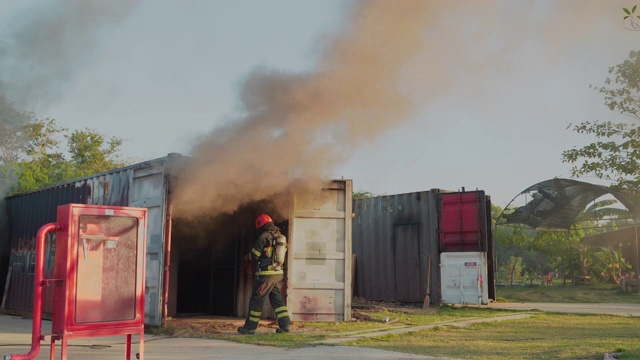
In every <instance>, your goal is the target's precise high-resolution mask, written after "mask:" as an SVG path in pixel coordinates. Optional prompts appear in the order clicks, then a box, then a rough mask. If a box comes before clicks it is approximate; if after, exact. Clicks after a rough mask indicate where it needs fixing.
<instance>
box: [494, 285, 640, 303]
mask: <svg viewBox="0 0 640 360" xmlns="http://www.w3.org/2000/svg"><path fill="white" fill-rule="evenodd" d="M496 294H497V298H498V299H497V301H498V302H560V303H634V304H640V296H639V295H638V293H637V292H632V293H628V292H624V291H622V290H620V288H619V287H617V286H615V285H612V284H592V285H579V286H576V285H562V284H561V283H554V284H553V285H552V286H544V285H514V286H500V287H498V288H497V292H496Z"/></svg>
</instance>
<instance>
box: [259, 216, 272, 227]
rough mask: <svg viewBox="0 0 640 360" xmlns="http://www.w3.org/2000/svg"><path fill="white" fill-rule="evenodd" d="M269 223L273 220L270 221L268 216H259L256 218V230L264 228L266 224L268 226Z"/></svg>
mask: <svg viewBox="0 0 640 360" xmlns="http://www.w3.org/2000/svg"><path fill="white" fill-rule="evenodd" d="M270 222H273V220H271V217H270V216H269V215H267V214H260V215H258V217H257V218H256V229H260V228H261V227H263V226H265V225H266V224H268V223H270Z"/></svg>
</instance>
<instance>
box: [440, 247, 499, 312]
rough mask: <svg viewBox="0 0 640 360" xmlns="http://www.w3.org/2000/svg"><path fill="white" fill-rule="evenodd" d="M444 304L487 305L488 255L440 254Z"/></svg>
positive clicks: (476, 253) (475, 253) (467, 253)
mask: <svg viewBox="0 0 640 360" xmlns="http://www.w3.org/2000/svg"><path fill="white" fill-rule="evenodd" d="M440 267H441V269H440V273H441V275H442V279H441V286H442V288H441V292H442V303H443V304H476V305H480V304H487V303H488V293H487V286H485V284H486V283H487V254H486V253H485V252H457V253H454V252H445V253H441V254H440Z"/></svg>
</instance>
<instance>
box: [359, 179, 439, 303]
mask: <svg viewBox="0 0 640 360" xmlns="http://www.w3.org/2000/svg"><path fill="white" fill-rule="evenodd" d="M440 192H443V191H441V190H438V189H433V190H430V191H422V192H415V193H407V194H399V195H388V196H379V197H372V198H367V199H359V200H354V201H353V204H354V205H353V211H354V213H355V219H354V221H353V253H354V254H355V255H356V274H355V289H354V293H355V294H354V295H356V296H360V297H364V298H365V299H367V300H383V301H407V302H414V301H415V302H421V301H423V299H424V296H425V295H426V289H427V272H428V271H427V269H428V263H429V256H430V255H431V284H430V287H431V293H430V294H431V302H432V303H437V302H438V301H439V296H438V294H439V292H438V291H437V290H436V291H433V289H439V288H440V285H439V279H440V277H439V269H438V233H437V227H438V225H437V224H438V214H437V208H438V207H437V203H438V202H437V197H438V194H439V193H440Z"/></svg>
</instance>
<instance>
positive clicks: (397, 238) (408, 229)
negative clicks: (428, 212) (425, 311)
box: [393, 224, 423, 302]
mask: <svg viewBox="0 0 640 360" xmlns="http://www.w3.org/2000/svg"><path fill="white" fill-rule="evenodd" d="M419 228H420V226H419V225H418V224H407V225H395V226H394V227H393V240H394V260H395V261H394V262H395V270H396V271H395V273H396V300H398V301H407V302H416V301H418V302H419V301H422V300H423V298H421V297H420V289H421V286H420V285H421V282H420V232H419Z"/></svg>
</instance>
